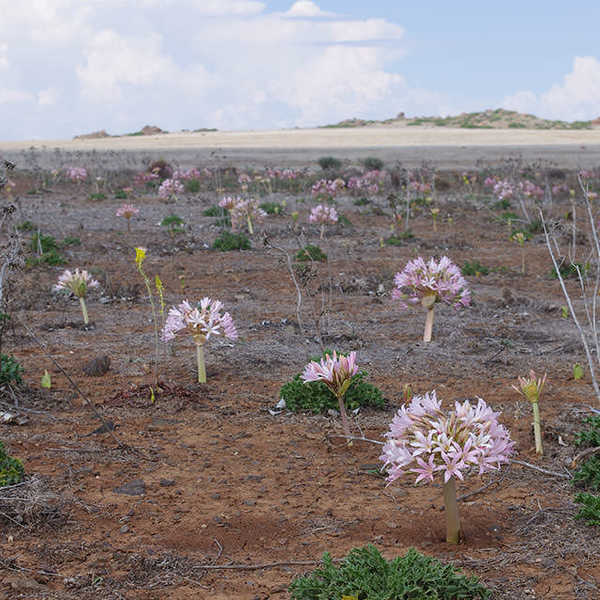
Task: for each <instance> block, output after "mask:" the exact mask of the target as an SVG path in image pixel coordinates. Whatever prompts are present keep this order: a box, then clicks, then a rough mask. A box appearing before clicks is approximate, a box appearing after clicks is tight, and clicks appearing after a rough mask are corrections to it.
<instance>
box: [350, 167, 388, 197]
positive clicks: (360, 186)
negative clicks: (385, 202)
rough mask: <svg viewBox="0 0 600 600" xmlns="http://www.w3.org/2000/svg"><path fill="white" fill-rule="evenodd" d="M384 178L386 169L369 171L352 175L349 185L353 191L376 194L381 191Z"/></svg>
mask: <svg viewBox="0 0 600 600" xmlns="http://www.w3.org/2000/svg"><path fill="white" fill-rule="evenodd" d="M384 178H385V172H384V171H377V170H376V171H368V172H367V173H365V174H364V175H361V176H360V177H350V179H349V180H348V184H347V187H348V189H349V190H351V191H353V192H358V193H360V192H363V193H364V192H366V193H367V194H370V195H372V196H374V195H376V194H378V193H379V190H380V189H381V186H382V184H383V180H384Z"/></svg>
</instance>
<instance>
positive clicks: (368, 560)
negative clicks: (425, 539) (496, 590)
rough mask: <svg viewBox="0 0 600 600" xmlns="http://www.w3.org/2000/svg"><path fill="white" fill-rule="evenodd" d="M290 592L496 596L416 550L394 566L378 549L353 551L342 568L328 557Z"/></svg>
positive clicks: (370, 598) (364, 597) (432, 599)
mask: <svg viewBox="0 0 600 600" xmlns="http://www.w3.org/2000/svg"><path fill="white" fill-rule="evenodd" d="M290 593H291V597H292V600H341V598H343V596H351V597H355V598H358V599H359V600H458V599H463V600H475V599H484V600H485V599H486V598H489V597H490V594H491V592H490V590H488V589H487V588H486V587H484V586H483V585H482V584H481V583H479V580H478V579H477V578H476V577H466V576H465V575H463V574H462V573H461V572H460V571H459V570H456V569H455V567H454V566H453V565H451V564H444V563H442V562H441V561H439V560H437V559H436V558H431V557H429V556H425V555H424V554H421V553H420V552H418V551H417V550H415V549H414V548H411V549H410V550H409V551H408V552H407V553H406V554H405V555H404V556H399V557H397V558H394V559H393V560H390V561H388V560H386V559H385V558H384V557H383V556H382V555H381V553H380V552H379V550H377V548H375V546H373V545H372V544H369V545H367V546H366V547H364V548H353V549H352V550H351V551H350V552H349V554H348V555H347V556H346V558H344V560H343V561H342V562H341V563H339V564H334V562H333V560H332V559H331V556H330V555H329V553H328V552H326V553H325V554H324V555H323V564H322V566H321V567H320V568H318V569H316V570H315V571H314V572H313V573H312V574H310V575H305V576H303V577H298V578H296V579H295V580H294V581H293V582H292V584H291V586H290Z"/></svg>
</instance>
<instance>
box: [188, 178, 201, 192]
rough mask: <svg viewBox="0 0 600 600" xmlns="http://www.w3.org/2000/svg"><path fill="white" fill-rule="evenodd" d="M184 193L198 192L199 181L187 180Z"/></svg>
mask: <svg viewBox="0 0 600 600" xmlns="http://www.w3.org/2000/svg"><path fill="white" fill-rule="evenodd" d="M184 187H185V191H186V192H187V193H188V194H197V193H199V192H200V180H199V179H188V180H186V182H185V186H184Z"/></svg>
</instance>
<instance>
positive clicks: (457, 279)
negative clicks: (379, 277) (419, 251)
mask: <svg viewBox="0 0 600 600" xmlns="http://www.w3.org/2000/svg"><path fill="white" fill-rule="evenodd" d="M394 283H395V284H396V289H394V290H393V292H392V298H394V299H396V300H400V306H401V307H402V308H407V306H408V304H413V305H414V304H418V303H419V302H420V303H421V304H423V306H425V307H426V308H431V307H432V306H433V305H434V304H435V303H436V302H444V303H446V304H449V305H450V306H454V307H455V308H461V307H465V306H469V304H470V303H471V294H470V292H469V289H468V287H467V281H466V280H465V278H464V277H463V275H462V273H461V271H460V269H459V268H458V267H457V266H456V265H455V264H454V263H453V262H452V261H451V260H450V259H449V258H448V257H447V256H442V258H440V260H439V261H436V260H435V259H434V258H432V259H430V260H429V262H427V263H426V262H425V261H424V260H423V258H422V257H420V256H419V257H418V258H415V259H414V260H411V261H409V262H408V264H407V265H406V267H404V270H403V271H402V272H400V273H396V276H395V278H394ZM407 303H408V304H407Z"/></svg>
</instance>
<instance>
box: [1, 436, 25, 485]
mask: <svg viewBox="0 0 600 600" xmlns="http://www.w3.org/2000/svg"><path fill="white" fill-rule="evenodd" d="M24 476H25V469H24V468H23V463H22V462H21V461H20V460H19V459H17V458H13V457H12V456H9V455H8V454H6V450H5V449H4V444H3V443H2V442H0V488H1V487H4V486H6V485H15V484H16V483H21V481H23V477H24Z"/></svg>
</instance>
